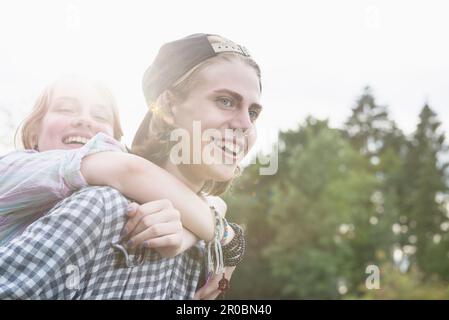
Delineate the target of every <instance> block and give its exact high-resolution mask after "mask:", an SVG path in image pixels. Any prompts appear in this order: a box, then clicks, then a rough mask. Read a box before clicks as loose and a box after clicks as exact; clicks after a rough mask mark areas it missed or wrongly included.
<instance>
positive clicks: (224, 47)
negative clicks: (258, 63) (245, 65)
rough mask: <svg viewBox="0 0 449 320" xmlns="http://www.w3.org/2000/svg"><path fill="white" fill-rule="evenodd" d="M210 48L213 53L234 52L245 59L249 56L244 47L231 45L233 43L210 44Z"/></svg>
mask: <svg viewBox="0 0 449 320" xmlns="http://www.w3.org/2000/svg"><path fill="white" fill-rule="evenodd" d="M211 46H212V48H213V49H214V51H215V53H219V52H236V53H239V54H241V55H243V56H245V57H250V56H251V55H250V54H249V51H248V49H246V48H245V47H244V46H241V45H239V44H236V43H233V42H216V43H211Z"/></svg>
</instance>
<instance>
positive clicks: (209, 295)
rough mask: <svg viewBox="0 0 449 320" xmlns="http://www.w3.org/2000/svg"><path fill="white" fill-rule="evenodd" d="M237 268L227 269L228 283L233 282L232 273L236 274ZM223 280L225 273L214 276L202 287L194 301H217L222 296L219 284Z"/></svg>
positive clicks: (225, 269) (225, 270)
mask: <svg viewBox="0 0 449 320" xmlns="http://www.w3.org/2000/svg"><path fill="white" fill-rule="evenodd" d="M234 270H235V267H225V268H224V273H225V278H226V279H228V281H230V280H231V276H232V273H233V272H234ZM222 278H223V273H220V274H214V275H213V276H212V278H211V279H210V280H209V282H208V283H207V284H206V285H204V286H203V287H201V289H199V290H198V291H197V292H196V293H195V295H194V296H193V299H195V300H215V299H216V298H217V297H218V296H219V295H220V294H221V291H220V290H218V282H220V280H221V279H222Z"/></svg>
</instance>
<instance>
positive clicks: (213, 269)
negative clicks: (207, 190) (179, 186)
mask: <svg viewBox="0 0 449 320" xmlns="http://www.w3.org/2000/svg"><path fill="white" fill-rule="evenodd" d="M211 210H212V211H213V212H214V214H215V223H216V225H215V236H214V239H213V240H211V241H210V242H208V243H207V252H206V264H207V269H208V274H209V277H210V275H212V273H215V274H219V273H220V272H223V269H224V267H234V266H236V265H237V264H239V263H240V262H241V261H242V259H243V255H244V253H245V237H244V234H243V229H242V227H241V226H239V225H238V224H236V223H228V222H227V221H226V219H225V218H223V217H221V216H220V214H219V213H218V211H217V210H216V209H215V208H214V207H213V206H212V207H211ZM228 228H232V229H233V230H234V237H233V238H232V240H231V241H230V242H229V243H227V244H225V245H224V244H223V243H224V242H225V240H226V238H227V236H228V234H229V229H228Z"/></svg>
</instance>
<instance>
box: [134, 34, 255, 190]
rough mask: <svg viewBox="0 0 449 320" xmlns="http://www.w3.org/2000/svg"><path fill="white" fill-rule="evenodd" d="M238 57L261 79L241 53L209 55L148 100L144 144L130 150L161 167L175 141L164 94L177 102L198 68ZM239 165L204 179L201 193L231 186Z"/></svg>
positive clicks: (195, 79)
mask: <svg viewBox="0 0 449 320" xmlns="http://www.w3.org/2000/svg"><path fill="white" fill-rule="evenodd" d="M208 40H209V42H210V43H211V44H213V43H217V42H230V43H232V42H231V41H229V40H228V39H225V38H223V37H220V36H209V37H208ZM234 59H239V60H240V61H241V62H243V63H245V64H247V65H249V66H250V67H252V68H253V69H254V70H255V71H256V74H257V77H258V79H259V84H260V79H261V73H260V68H259V66H258V64H257V63H256V62H255V61H254V60H253V59H252V58H251V57H247V56H243V55H241V54H238V53H233V52H221V53H218V54H217V55H216V56H214V57H212V58H209V59H207V60H205V61H203V62H201V63H199V64H197V65H196V66H194V67H193V68H192V69H190V70H189V71H188V72H186V73H185V74H184V75H183V76H182V77H181V78H179V79H178V80H177V81H176V82H175V83H174V84H173V85H172V87H171V88H169V89H167V90H165V91H164V92H163V93H161V94H160V95H159V97H157V99H156V101H154V102H151V103H150V106H149V107H150V109H151V111H152V117H151V119H150V122H149V125H148V136H147V139H146V140H145V143H144V144H142V145H140V146H138V147H134V146H133V148H132V152H133V153H135V154H137V155H139V156H141V157H143V158H145V159H147V160H149V161H151V162H154V163H155V164H157V165H159V166H163V165H164V164H165V162H166V161H167V160H168V158H169V154H170V150H171V148H172V147H173V146H174V145H175V142H173V141H170V139H169V138H170V133H171V131H172V130H174V129H176V126H175V125H174V123H173V115H172V113H171V109H170V100H169V99H168V97H167V94H168V93H170V94H171V95H172V96H173V98H175V99H176V100H177V101H181V100H184V99H186V98H187V97H188V95H189V93H190V92H191V91H192V89H193V88H194V87H195V85H197V83H198V81H199V80H200V77H199V76H198V75H199V73H200V72H201V70H203V69H204V68H206V67H207V66H208V65H211V64H214V63H216V62H217V61H223V60H224V61H233V60H234ZM241 172H242V170H241V168H240V167H239V166H237V169H236V172H235V175H234V177H233V178H232V179H231V180H228V181H213V180H209V181H207V182H206V183H205V184H204V186H203V188H202V189H201V191H200V192H201V193H203V194H207V195H214V196H218V195H220V194H223V193H224V192H226V191H227V190H228V189H229V187H230V186H231V184H232V182H233V180H234V179H235V178H236V177H238V176H240V175H241Z"/></svg>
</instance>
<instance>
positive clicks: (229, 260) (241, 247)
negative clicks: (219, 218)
mask: <svg viewBox="0 0 449 320" xmlns="http://www.w3.org/2000/svg"><path fill="white" fill-rule="evenodd" d="M229 226H230V227H231V228H232V229H233V230H234V233H235V235H234V238H232V240H231V241H230V242H229V243H228V244H226V245H224V246H223V247H222V249H223V260H224V261H223V262H224V265H225V266H227V267H234V266H236V265H237V264H239V263H240V262H241V261H242V259H243V256H244V254H245V248H246V241H245V237H244V235H243V228H242V227H241V226H239V225H238V224H236V223H230V224H229Z"/></svg>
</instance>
